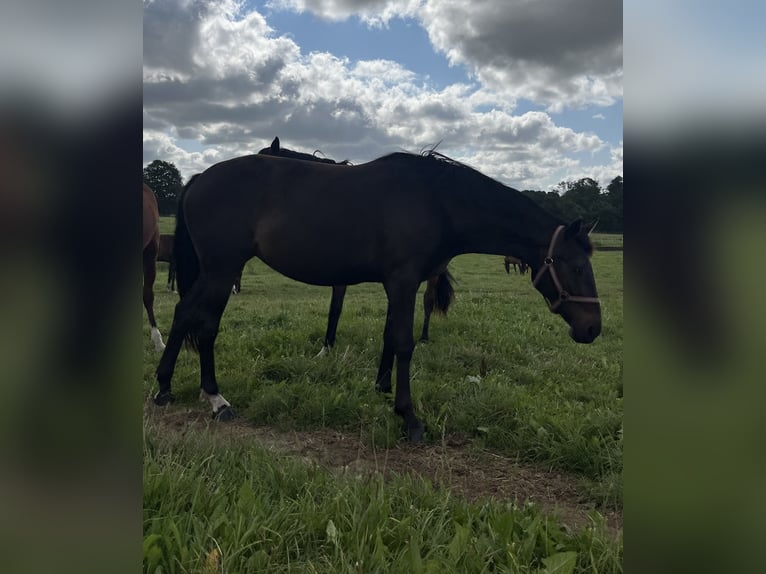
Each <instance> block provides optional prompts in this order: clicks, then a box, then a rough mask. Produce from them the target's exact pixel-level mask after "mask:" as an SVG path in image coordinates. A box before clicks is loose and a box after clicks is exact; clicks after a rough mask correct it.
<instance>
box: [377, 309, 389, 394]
mask: <svg viewBox="0 0 766 574" xmlns="http://www.w3.org/2000/svg"><path fill="white" fill-rule="evenodd" d="M393 367H394V344H393V341H392V339H391V303H390V302H389V304H388V309H387V310H386V326H385V328H384V329H383V352H382V353H381V355H380V366H379V367H378V375H377V377H376V378H375V389H376V390H378V391H379V392H381V393H390V392H391V370H392V369H393Z"/></svg>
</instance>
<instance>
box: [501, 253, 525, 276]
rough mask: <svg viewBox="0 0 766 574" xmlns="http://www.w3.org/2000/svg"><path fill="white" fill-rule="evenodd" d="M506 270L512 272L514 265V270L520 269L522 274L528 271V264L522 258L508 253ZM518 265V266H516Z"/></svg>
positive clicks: (505, 262) (505, 261)
mask: <svg viewBox="0 0 766 574" xmlns="http://www.w3.org/2000/svg"><path fill="white" fill-rule="evenodd" d="M504 264H505V272H506V273H508V274H510V273H511V266H513V270H514V271H518V272H519V273H521V274H522V275H524V273H526V272H527V267H528V266H527V264H526V263H524V262H523V261H522V260H521V259H519V258H518V257H514V256H513V255H506V256H505V260H504ZM517 265H518V268H517V267H516V266H517Z"/></svg>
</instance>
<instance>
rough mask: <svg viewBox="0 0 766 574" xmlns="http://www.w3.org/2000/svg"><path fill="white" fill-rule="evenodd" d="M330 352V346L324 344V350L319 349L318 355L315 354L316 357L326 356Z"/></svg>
mask: <svg viewBox="0 0 766 574" xmlns="http://www.w3.org/2000/svg"><path fill="white" fill-rule="evenodd" d="M329 352H330V347H328V346H327V345H322V350H321V351H319V352H318V353H317V354H316V355H314V358H315V359H316V358H317V357H324V356H325V355H326V354H327V353H329Z"/></svg>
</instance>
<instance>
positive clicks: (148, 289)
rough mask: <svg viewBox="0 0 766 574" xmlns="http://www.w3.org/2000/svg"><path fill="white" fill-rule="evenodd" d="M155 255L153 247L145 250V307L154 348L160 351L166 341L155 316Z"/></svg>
mask: <svg viewBox="0 0 766 574" xmlns="http://www.w3.org/2000/svg"><path fill="white" fill-rule="evenodd" d="M155 255H156V252H154V251H152V250H151V248H147V250H146V251H144V308H145V309H146V314H147V316H148V317H149V325H150V326H151V328H152V343H154V350H155V351H157V352H158V353H160V352H162V351H163V350H164V349H165V343H163V342H162V334H161V333H160V330H159V329H158V328H157V321H156V320H155V318H154V279H155V278H156V276H157V262H156V260H155V259H154V257H155Z"/></svg>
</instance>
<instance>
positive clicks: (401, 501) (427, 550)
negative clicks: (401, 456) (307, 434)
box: [143, 424, 622, 574]
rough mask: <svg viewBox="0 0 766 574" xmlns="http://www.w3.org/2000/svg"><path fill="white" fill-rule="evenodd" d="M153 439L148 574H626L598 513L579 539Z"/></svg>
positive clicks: (289, 466) (248, 455)
mask: <svg viewBox="0 0 766 574" xmlns="http://www.w3.org/2000/svg"><path fill="white" fill-rule="evenodd" d="M144 432H145V438H144V461H145V462H144V549H143V551H144V570H145V571H146V572H152V573H155V572H209V573H213V572H259V573H261V572H263V573H267V572H327V573H333V572H340V573H344V572H348V573H352V572H353V573H358V572H365V573H367V572H413V573H417V572H439V573H442V572H522V573H523V572H540V573H547V572H551V573H552V572H557V573H559V574H566V573H571V572H578V573H579V572H583V573H584V572H599V573H611V572H620V571H621V561H622V556H621V554H622V545H621V536H619V537H615V536H614V535H611V534H609V532H608V531H607V529H606V527H605V525H604V523H603V519H601V518H600V516H599V515H597V514H594V515H593V516H592V520H591V524H590V526H589V527H587V528H584V529H582V530H581V531H579V532H576V533H572V532H569V531H568V530H567V529H566V528H564V527H562V526H561V525H560V523H559V522H558V521H557V520H556V518H555V517H551V516H545V515H543V514H542V513H540V511H539V510H537V509H536V508H535V507H534V506H532V505H526V506H522V507H518V506H515V505H513V504H510V503H509V504H502V503H499V502H486V503H483V504H479V503H467V502H464V501H461V500H459V499H456V498H453V497H452V496H451V495H450V493H449V492H448V491H446V490H442V489H438V488H434V487H433V486H431V485H430V484H428V483H427V482H423V481H420V480H415V479H413V478H411V477H407V476H399V477H394V478H393V479H389V480H387V481H384V480H383V479H382V478H381V477H380V475H371V476H368V477H366V478H363V479H359V478H357V477H354V476H344V475H337V474H331V473H328V472H327V471H325V470H322V469H321V468H319V467H317V466H312V465H307V464H304V463H301V462H298V461H296V460H293V459H287V458H283V457H279V456H276V455H274V454H272V453H269V452H266V451H264V450H261V449H259V448H257V447H253V446H252V445H249V444H246V443H243V442H241V441H239V440H236V439H231V438H230V439H229V440H227V442H226V443H223V444H222V443H220V441H218V440H217V439H216V437H214V436H209V435H208V436H204V435H199V434H194V433H191V434H187V435H186V436H185V437H184V439H183V441H182V442H178V441H177V440H172V439H169V438H168V437H166V436H164V437H163V436H162V434H161V433H160V432H158V430H157V429H156V428H155V427H153V426H152V425H151V424H149V425H146V426H145V429H144Z"/></svg>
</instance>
